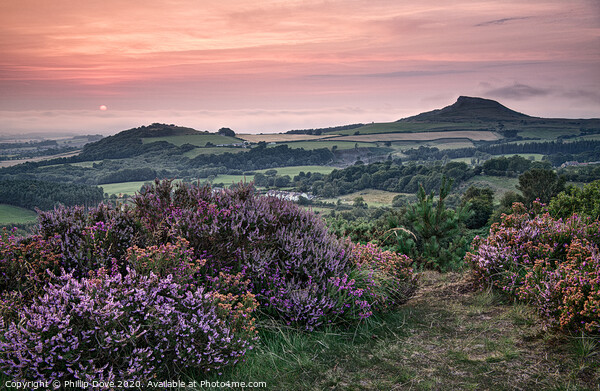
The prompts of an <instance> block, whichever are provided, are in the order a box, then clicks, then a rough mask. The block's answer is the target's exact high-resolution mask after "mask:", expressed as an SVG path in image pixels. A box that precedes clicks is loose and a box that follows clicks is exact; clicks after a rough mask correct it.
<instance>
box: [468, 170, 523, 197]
mask: <svg viewBox="0 0 600 391" xmlns="http://www.w3.org/2000/svg"><path fill="white" fill-rule="evenodd" d="M518 184H519V180H518V179H517V178H509V177H501V176H489V175H478V176H476V177H473V178H471V179H469V180H468V181H466V182H465V183H464V184H463V186H464V188H465V189H466V188H468V187H469V186H472V185H475V186H479V187H490V188H491V189H492V190H493V191H494V193H495V194H496V195H495V201H496V202H498V200H499V199H500V198H501V197H502V196H503V195H504V194H505V193H506V192H508V191H514V192H517V185H518Z"/></svg>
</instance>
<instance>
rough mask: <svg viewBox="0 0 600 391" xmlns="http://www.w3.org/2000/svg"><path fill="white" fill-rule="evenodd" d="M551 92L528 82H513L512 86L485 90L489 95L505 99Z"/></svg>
mask: <svg viewBox="0 0 600 391" xmlns="http://www.w3.org/2000/svg"><path fill="white" fill-rule="evenodd" d="M550 93H551V91H550V90H548V89H543V88H536V87H532V86H528V85H526V84H518V83H516V84H513V85H512V86H506V87H500V88H494V89H491V90H488V91H486V92H485V94H486V95H488V96H493V97H497V98H503V99H514V100H525V99H530V98H536V97H540V96H547V95H549V94H550Z"/></svg>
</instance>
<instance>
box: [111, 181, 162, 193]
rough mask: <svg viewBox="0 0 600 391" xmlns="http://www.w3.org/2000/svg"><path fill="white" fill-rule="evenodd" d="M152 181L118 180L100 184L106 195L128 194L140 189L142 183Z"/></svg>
mask: <svg viewBox="0 0 600 391" xmlns="http://www.w3.org/2000/svg"><path fill="white" fill-rule="evenodd" d="M151 182H152V181H137V182H120V183H109V184H106V185H101V186H100V187H101V188H103V189H104V192H105V193H108V195H112V194H116V195H119V194H128V195H133V194H135V193H137V192H139V191H140V189H141V188H142V186H143V185H144V183H151Z"/></svg>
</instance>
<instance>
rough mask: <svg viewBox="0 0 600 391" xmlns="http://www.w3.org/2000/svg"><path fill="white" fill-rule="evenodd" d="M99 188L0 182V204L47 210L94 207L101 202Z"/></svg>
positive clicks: (10, 181) (20, 181)
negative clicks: (63, 206) (57, 207)
mask: <svg viewBox="0 0 600 391" xmlns="http://www.w3.org/2000/svg"><path fill="white" fill-rule="evenodd" d="M103 198H104V192H103V191H102V189H101V188H100V187H96V186H87V185H80V184H73V183H54V182H44V181H35V180H0V203H3V204H8V205H14V206H20V207H22V208H27V209H35V208H39V209H41V210H49V209H52V208H54V207H55V206H58V205H59V204H63V205H66V206H73V205H85V206H96V205H97V204H98V203H100V202H102V200H103Z"/></svg>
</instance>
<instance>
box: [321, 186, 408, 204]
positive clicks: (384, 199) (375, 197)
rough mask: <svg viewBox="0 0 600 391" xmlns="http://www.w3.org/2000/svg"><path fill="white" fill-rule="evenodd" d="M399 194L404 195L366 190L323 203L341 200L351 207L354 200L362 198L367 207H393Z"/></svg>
mask: <svg viewBox="0 0 600 391" xmlns="http://www.w3.org/2000/svg"><path fill="white" fill-rule="evenodd" d="M399 194H402V193H394V192H391V191H385V190H375V189H366V190H361V191H357V192H354V193H350V194H346V195H343V196H339V197H337V198H332V199H325V200H323V201H326V202H334V203H335V202H337V200H341V202H342V203H344V204H350V205H351V204H353V203H354V199H355V198H356V197H362V198H363V200H364V201H365V202H366V203H367V205H369V206H375V207H381V206H391V205H392V200H393V199H394V197H396V196H397V195H399ZM405 195H406V194H405Z"/></svg>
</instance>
